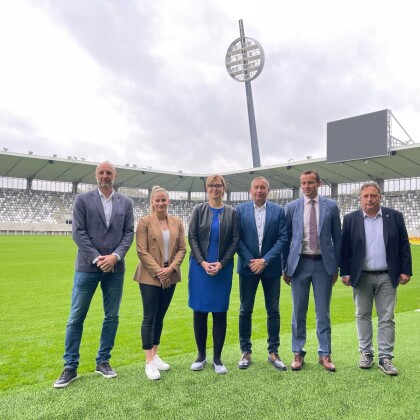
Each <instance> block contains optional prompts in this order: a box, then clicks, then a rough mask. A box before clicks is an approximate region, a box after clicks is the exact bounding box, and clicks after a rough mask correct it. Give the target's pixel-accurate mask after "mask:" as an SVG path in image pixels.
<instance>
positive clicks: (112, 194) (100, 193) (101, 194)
mask: <svg viewBox="0 0 420 420" xmlns="http://www.w3.org/2000/svg"><path fill="white" fill-rule="evenodd" d="M98 192H99V197H101V198H104V199H105V200H110V199H111V198H113V197H114V192H115V190H112V193H111V195H110V196H109V197H108V198H106V197H105V195H104V193H103V192H102V191H101V190H100V189H99V188H98Z"/></svg>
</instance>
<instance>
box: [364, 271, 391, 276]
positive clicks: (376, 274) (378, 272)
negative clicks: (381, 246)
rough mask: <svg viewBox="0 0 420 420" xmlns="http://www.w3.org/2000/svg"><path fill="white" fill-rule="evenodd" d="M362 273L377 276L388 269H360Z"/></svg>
mask: <svg viewBox="0 0 420 420" xmlns="http://www.w3.org/2000/svg"><path fill="white" fill-rule="evenodd" d="M362 273H366V274H371V275H372V276H379V275H380V274H388V273H389V271H388V270H374V271H369V270H362Z"/></svg>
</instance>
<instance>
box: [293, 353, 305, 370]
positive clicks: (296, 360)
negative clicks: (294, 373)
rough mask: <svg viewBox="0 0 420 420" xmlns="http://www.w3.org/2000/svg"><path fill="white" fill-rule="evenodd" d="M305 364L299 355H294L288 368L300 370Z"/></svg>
mask: <svg viewBox="0 0 420 420" xmlns="http://www.w3.org/2000/svg"><path fill="white" fill-rule="evenodd" d="M304 364H305V359H304V358H303V356H302V355H301V354H300V353H295V358H294V359H293V362H292V364H291V365H290V367H291V368H292V370H301V369H302V367H303V365H304Z"/></svg>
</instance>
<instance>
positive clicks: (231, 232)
mask: <svg viewBox="0 0 420 420" xmlns="http://www.w3.org/2000/svg"><path fill="white" fill-rule="evenodd" d="M206 189H207V196H208V202H206V203H201V204H198V205H197V206H195V207H194V210H193V212H192V214H191V220H190V224H189V230H188V241H189V244H190V247H191V256H190V268H189V273H188V291H189V297H188V305H189V307H190V308H191V309H192V310H193V311H194V315H193V317H194V335H195V341H196V343H197V350H198V356H197V359H196V361H195V362H194V363H193V364H192V365H191V369H192V370H202V369H203V368H204V366H205V364H206V363H207V359H206V342H207V320H208V314H209V312H211V313H212V315H213V366H214V370H215V371H216V373H221V374H223V373H227V369H226V367H225V366H224V365H223V363H222V360H221V355H222V349H223V344H224V342H225V337H226V327H227V311H228V309H229V298H230V292H231V289H232V276H233V256H234V254H235V252H236V248H237V247H238V242H239V228H238V223H237V215H236V212H235V210H234V209H233V208H232V207H230V206H227V205H225V204H224V203H223V195H224V194H225V191H226V183H225V180H224V179H223V177H222V176H221V175H217V174H216V175H210V176H209V177H208V178H207V180H206Z"/></svg>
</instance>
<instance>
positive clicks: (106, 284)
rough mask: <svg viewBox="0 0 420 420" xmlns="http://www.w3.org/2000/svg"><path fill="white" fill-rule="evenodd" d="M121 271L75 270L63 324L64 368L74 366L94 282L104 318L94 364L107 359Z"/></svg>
mask: <svg viewBox="0 0 420 420" xmlns="http://www.w3.org/2000/svg"><path fill="white" fill-rule="evenodd" d="M123 282H124V273H103V272H95V273H85V272H81V271H76V272H75V275H74V283H73V292H72V297H71V310H70V317H69V320H68V323H67V329H66V340H65V352H64V356H63V358H64V367H69V368H74V369H77V367H78V365H79V359H80V353H79V349H80V342H81V340H82V333H83V323H84V321H85V318H86V315H87V313H88V310H89V306H90V302H91V301H92V298H93V295H94V294H95V291H96V288H97V287H98V284H99V283H100V284H101V289H102V299H103V307H104V312H105V317H104V320H103V324H102V333H101V340H100V346H99V350H98V355H97V357H96V364H99V363H101V362H104V361H108V360H109V359H110V358H111V350H112V348H113V347H114V341H115V336H116V334H117V328H118V312H119V309H120V303H121V297H122V291H123Z"/></svg>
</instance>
